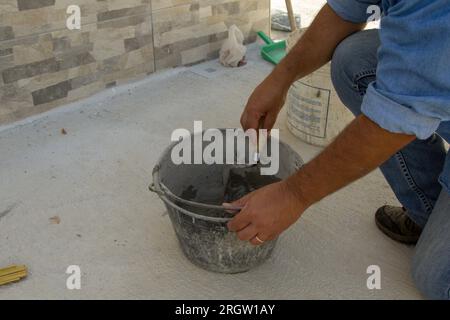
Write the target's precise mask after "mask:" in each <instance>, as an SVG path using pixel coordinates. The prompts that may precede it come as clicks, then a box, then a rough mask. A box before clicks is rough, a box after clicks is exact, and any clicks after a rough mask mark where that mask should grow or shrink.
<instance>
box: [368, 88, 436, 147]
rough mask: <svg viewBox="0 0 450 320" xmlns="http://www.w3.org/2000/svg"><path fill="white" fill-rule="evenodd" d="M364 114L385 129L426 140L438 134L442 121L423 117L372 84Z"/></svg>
mask: <svg viewBox="0 0 450 320" xmlns="http://www.w3.org/2000/svg"><path fill="white" fill-rule="evenodd" d="M361 111H362V113H363V114H364V115H365V116H366V117H368V118H369V119H371V120H372V121H374V122H375V123H377V124H378V125H379V126H380V127H382V128H383V129H386V130H388V131H390V132H394V133H404V134H411V135H415V136H416V137H417V138H418V139H421V140H425V139H427V138H429V137H430V136H431V135H432V134H433V133H434V132H436V130H437V128H438V127H439V124H440V123H441V120H440V119H437V118H433V117H429V116H425V115H422V114H420V113H418V112H416V111H414V110H413V109H411V108H408V107H406V106H403V105H401V104H399V103H397V102H395V101H393V100H391V99H389V98H387V97H386V96H384V95H382V94H381V93H379V92H378V91H377V90H376V89H375V87H374V85H373V83H371V84H370V85H369V87H368V89H367V92H366V95H365V96H364V99H363V102H362V106H361Z"/></svg>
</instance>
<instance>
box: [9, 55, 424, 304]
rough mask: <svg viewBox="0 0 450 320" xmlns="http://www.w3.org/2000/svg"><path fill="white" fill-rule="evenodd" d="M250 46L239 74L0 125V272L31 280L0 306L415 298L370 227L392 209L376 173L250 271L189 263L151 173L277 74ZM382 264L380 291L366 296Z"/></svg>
mask: <svg viewBox="0 0 450 320" xmlns="http://www.w3.org/2000/svg"><path fill="white" fill-rule="evenodd" d="M255 49H256V48H253V49H252V50H251V52H250V53H249V63H248V65H247V66H245V67H242V68H239V69H224V68H222V67H221V66H220V65H219V64H218V63H217V62H216V61H212V62H207V63H203V64H200V65H197V66H194V67H190V68H179V69H174V70H170V71H166V72H163V73H159V74H156V75H152V76H150V77H148V78H147V79H145V80H143V81H140V82H138V83H133V84H130V85H127V86H122V87H118V88H115V89H108V90H107V91H105V92H103V93H101V94H98V95H96V96H94V97H92V98H89V99H87V100H83V101H81V102H79V103H76V104H71V105H68V106H64V107H62V108H59V109H57V110H54V111H51V112H49V113H46V114H44V115H41V116H39V117H36V118H33V119H28V120H26V121H23V122H21V123H16V124H14V125H10V126H8V127H3V128H0V130H1V132H0V150H1V153H0V253H1V254H0V266H7V265H9V264H26V265H27V266H28V267H29V270H30V275H29V276H28V278H26V279H25V280H23V281H21V282H18V283H14V284H12V285H8V286H3V287H0V300H2V299H12V298H19V299H29V298H39V299H47V298H56V299H81V298H83V299H99V298H106V299H120V298H124V299H136V298H153V299H159V298H168V299H171V298H174V299H197V298H201V299H272V298H273V299H326V298H332V299H343V298H355V299H366V298H367V299H375V298H376V299H407V298H408V299H409V298H412V299H416V298H420V295H419V293H418V292H417V290H416V289H415V288H414V285H413V283H412V281H411V278H410V276H409V261H410V259H411V256H412V253H413V248H411V247H407V246H403V245H400V244H398V243H395V242H393V241H391V240H389V239H388V238H386V237H385V236H384V235H382V234H381V233H380V232H379V231H378V230H377V228H376V227H375V224H374V222H373V213H374V211H375V210H376V209H377V208H378V207H379V206H381V205H383V204H386V203H396V200H395V199H394V196H393V194H392V192H391V190H390V189H389V187H388V186H387V184H386V182H385V180H384V179H383V178H382V176H381V174H380V173H379V172H378V171H377V172H374V173H373V174H371V175H369V176H367V177H366V178H364V179H362V180H360V181H358V182H357V183H354V184H353V185H351V186H349V187H348V188H346V189H344V190H342V191H340V192H338V193H336V194H335V195H333V196H330V197H329V198H327V199H326V200H324V201H322V202H321V203H319V204H317V205H315V206H314V207H312V208H310V209H309V210H308V211H307V212H306V213H305V214H304V215H303V217H302V218H301V219H300V221H298V222H297V223H296V224H295V225H294V226H292V227H291V228H290V229H289V230H288V231H287V232H285V233H284V234H283V235H282V236H281V238H280V240H279V242H278V244H277V248H276V250H275V253H274V255H273V257H272V258H271V259H270V260H269V261H268V262H267V263H265V264H264V265H262V266H260V267H258V268H256V269H254V270H252V271H250V272H247V273H244V274H237V275H223V274H215V273H209V272H206V271H203V270H201V269H199V268H197V267H196V266H194V265H192V264H191V263H190V262H189V261H188V260H187V259H186V258H185V257H184V256H183V254H182V253H181V251H180V249H179V247H178V243H177V241H176V238H175V235H174V232H173V229H172V226H171V224H170V221H169V218H168V216H167V215H164V213H165V208H164V206H163V204H162V202H161V201H160V200H159V199H158V198H157V197H156V196H155V195H154V194H151V193H150V192H149V191H148V190H147V186H148V184H149V182H150V180H151V170H152V168H153V165H154V164H155V163H156V161H157V159H158V157H159V155H160V154H161V152H162V151H163V149H164V148H165V147H166V146H167V145H168V144H169V142H170V141H169V140H170V134H171V132H172V130H174V129H175V128H188V129H191V130H192V126H193V121H194V120H203V121H204V125H205V126H207V127H237V126H239V116H240V113H241V110H242V107H243V106H244V104H245V102H246V100H247V98H248V96H249V94H250V93H251V91H252V89H253V88H254V87H255V86H256V85H257V84H258V82H259V81H260V80H262V79H263V78H264V77H265V76H266V75H267V74H268V73H269V72H270V70H271V68H272V67H271V65H269V64H267V63H265V62H264V61H262V60H261V59H260V58H259V56H258V54H257V52H256V50H255ZM211 68H213V69H215V70H216V72H208V70H209V71H211ZM277 126H278V127H279V128H280V135H281V139H282V140H284V141H285V142H287V143H289V144H291V145H292V146H293V148H294V149H295V150H296V151H298V152H299V153H300V154H301V155H302V157H303V158H304V159H305V160H309V159H310V158H311V157H312V156H313V155H314V154H316V153H317V152H318V151H319V149H318V148H315V147H311V146H309V145H306V144H304V143H302V142H300V141H299V140H298V139H296V138H295V137H294V136H293V135H291V134H290V133H289V131H288V130H287V128H286V126H285V115H284V114H282V116H281V118H280V119H279V122H278V124H277ZM62 128H64V129H65V130H66V132H67V134H66V135H64V134H62V133H61V129H62ZM55 216H56V217H59V219H60V222H59V224H57V223H54V220H55V219H53V220H52V219H51V218H52V217H55ZM374 264H375V265H378V266H380V267H381V286H382V289H381V290H368V289H367V287H366V280H367V277H368V275H367V274H366V269H367V267H368V266H369V265H374ZM69 265H79V266H80V268H81V271H82V279H81V285H82V287H81V290H68V289H67V288H66V279H67V277H68V275H67V274H65V271H66V268H67V267H68V266H69Z"/></svg>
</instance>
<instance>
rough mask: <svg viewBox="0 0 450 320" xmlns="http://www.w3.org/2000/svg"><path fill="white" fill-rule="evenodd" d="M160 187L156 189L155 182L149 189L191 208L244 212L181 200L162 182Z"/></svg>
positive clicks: (238, 209) (235, 208)
mask: <svg viewBox="0 0 450 320" xmlns="http://www.w3.org/2000/svg"><path fill="white" fill-rule="evenodd" d="M159 185H160V187H161V189H160V190H158V189H157V188H156V186H155V183H154V182H153V183H152V184H150V185H149V186H148V189H149V190H150V191H151V192H154V193H156V194H157V195H158V196H160V197H161V196H164V197H167V198H171V199H173V200H176V201H178V202H181V203H183V204H187V205H191V206H195V207H199V208H204V209H214V210H225V211H236V212H238V211H240V210H242V207H224V206H220V205H215V204H207V203H201V202H195V201H190V200H186V199H183V198H180V197H179V196H177V195H175V194H173V193H172V192H171V191H170V190H169V188H167V187H166V186H165V185H164V184H163V183H162V182H160V183H159Z"/></svg>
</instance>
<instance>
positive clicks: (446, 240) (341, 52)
mask: <svg viewBox="0 0 450 320" xmlns="http://www.w3.org/2000/svg"><path fill="white" fill-rule="evenodd" d="M379 45H380V40H379V37H378V30H366V31H362V32H358V33H355V34H353V35H351V36H349V37H348V38H346V39H345V40H343V41H342V42H341V43H340V44H339V46H338V47H337V48H336V50H335V52H334V55H333V59H332V64H331V76H332V80H333V84H334V87H335V89H336V91H337V93H338V95H339V97H340V99H341V100H342V102H343V103H344V104H345V105H346V106H347V108H349V109H350V111H352V112H353V114H354V115H359V114H361V103H362V99H363V96H364V94H365V92H366V89H367V86H368V85H369V84H370V83H371V82H373V81H375V80H376V68H377V50H378V47H379ZM449 107H450V104H449ZM443 138H444V139H445V140H447V141H450V123H449V122H443V123H442V124H441V126H440V127H439V129H438V131H437V132H436V133H435V134H434V135H433V136H432V137H430V138H429V139H427V140H418V139H417V140H415V141H414V142H412V143H410V144H409V145H408V146H406V147H405V148H403V149H402V150H400V151H399V152H397V153H396V154H395V155H393V156H392V157H391V158H390V159H389V160H388V161H386V162H385V163H384V164H382V165H381V166H380V169H381V171H382V172H383V174H384V176H385V178H386V180H387V181H388V183H389V184H390V186H391V188H392V190H393V191H394V193H395V195H396V196H397V198H398V200H399V201H400V203H401V204H402V205H403V206H404V207H405V208H406V209H407V213H408V215H409V217H410V218H411V219H412V220H413V221H415V222H416V223H417V224H418V225H420V226H422V227H423V228H424V229H423V232H422V235H421V237H420V239H419V242H418V243H417V246H416V250H415V254H414V257H413V261H412V275H413V279H414V281H415V283H416V285H417V287H418V288H419V290H420V291H421V292H422V293H423V294H424V296H426V297H427V298H430V299H450V190H448V189H447V188H443V187H442V185H441V184H440V183H439V177H440V175H441V174H442V172H443V170H444V166H445V165H446V164H445V162H446V161H447V162H449V161H450V155H447V152H446V150H445V147H444V142H443ZM447 165H448V163H447ZM445 172H447V171H445ZM444 174H447V173H444Z"/></svg>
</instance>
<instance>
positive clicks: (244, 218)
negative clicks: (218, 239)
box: [227, 209, 251, 232]
mask: <svg viewBox="0 0 450 320" xmlns="http://www.w3.org/2000/svg"><path fill="white" fill-rule="evenodd" d="M250 222H251V221H250V217H249V216H248V214H247V213H246V211H245V209H244V210H243V211H241V212H239V213H238V214H237V215H236V216H235V217H234V218H233V220H231V221H230V222H228V224H227V226H228V230H230V231H233V232H236V231H239V230H242V229H244V228H245V227H247V226H248V225H249V224H250Z"/></svg>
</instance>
